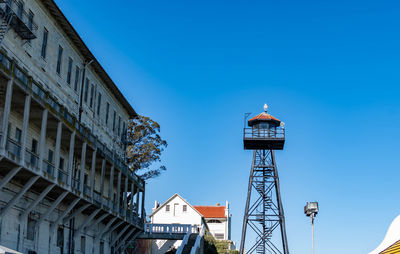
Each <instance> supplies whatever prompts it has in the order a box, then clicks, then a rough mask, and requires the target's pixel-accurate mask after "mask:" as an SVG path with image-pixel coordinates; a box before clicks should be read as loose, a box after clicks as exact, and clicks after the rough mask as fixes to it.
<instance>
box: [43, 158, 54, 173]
mask: <svg viewBox="0 0 400 254" xmlns="http://www.w3.org/2000/svg"><path fill="white" fill-rule="evenodd" d="M43 171H44V172H46V173H47V174H48V175H50V176H52V177H55V175H54V164H53V163H51V162H49V161H48V160H43Z"/></svg>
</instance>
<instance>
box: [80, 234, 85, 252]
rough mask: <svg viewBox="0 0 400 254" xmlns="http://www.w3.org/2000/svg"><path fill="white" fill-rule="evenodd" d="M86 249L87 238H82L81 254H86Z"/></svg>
mask: <svg viewBox="0 0 400 254" xmlns="http://www.w3.org/2000/svg"><path fill="white" fill-rule="evenodd" d="M85 249H86V237H84V236H81V253H82V254H85V253H86V252H85Z"/></svg>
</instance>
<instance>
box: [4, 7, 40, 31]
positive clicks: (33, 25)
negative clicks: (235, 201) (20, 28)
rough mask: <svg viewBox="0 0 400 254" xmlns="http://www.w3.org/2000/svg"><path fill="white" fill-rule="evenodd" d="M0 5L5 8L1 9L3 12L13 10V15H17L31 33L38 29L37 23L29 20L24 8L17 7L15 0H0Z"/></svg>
mask: <svg viewBox="0 0 400 254" xmlns="http://www.w3.org/2000/svg"><path fill="white" fill-rule="evenodd" d="M0 6H3V7H4V8H5V10H3V11H4V12H5V13H6V12H7V10H11V11H12V12H14V13H15V16H16V17H18V18H19V19H20V20H21V21H22V22H23V23H24V24H25V25H26V26H27V27H28V28H29V29H30V30H31V32H32V33H34V32H35V31H37V30H38V25H37V24H36V23H35V22H33V20H29V14H28V13H27V12H26V11H25V10H19V9H18V3H17V1H16V0H1V1H0ZM7 8H8V9H7Z"/></svg>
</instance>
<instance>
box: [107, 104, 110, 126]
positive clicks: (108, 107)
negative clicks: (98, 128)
mask: <svg viewBox="0 0 400 254" xmlns="http://www.w3.org/2000/svg"><path fill="white" fill-rule="evenodd" d="M109 112H110V103H108V102H107V105H106V125H107V124H108V113H109Z"/></svg>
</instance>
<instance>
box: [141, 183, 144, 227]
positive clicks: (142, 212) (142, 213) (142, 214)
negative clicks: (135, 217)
mask: <svg viewBox="0 0 400 254" xmlns="http://www.w3.org/2000/svg"><path fill="white" fill-rule="evenodd" d="M144 188H145V184H143V191H142V206H141V208H142V211H141V217H142V220H143V219H144Z"/></svg>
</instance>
